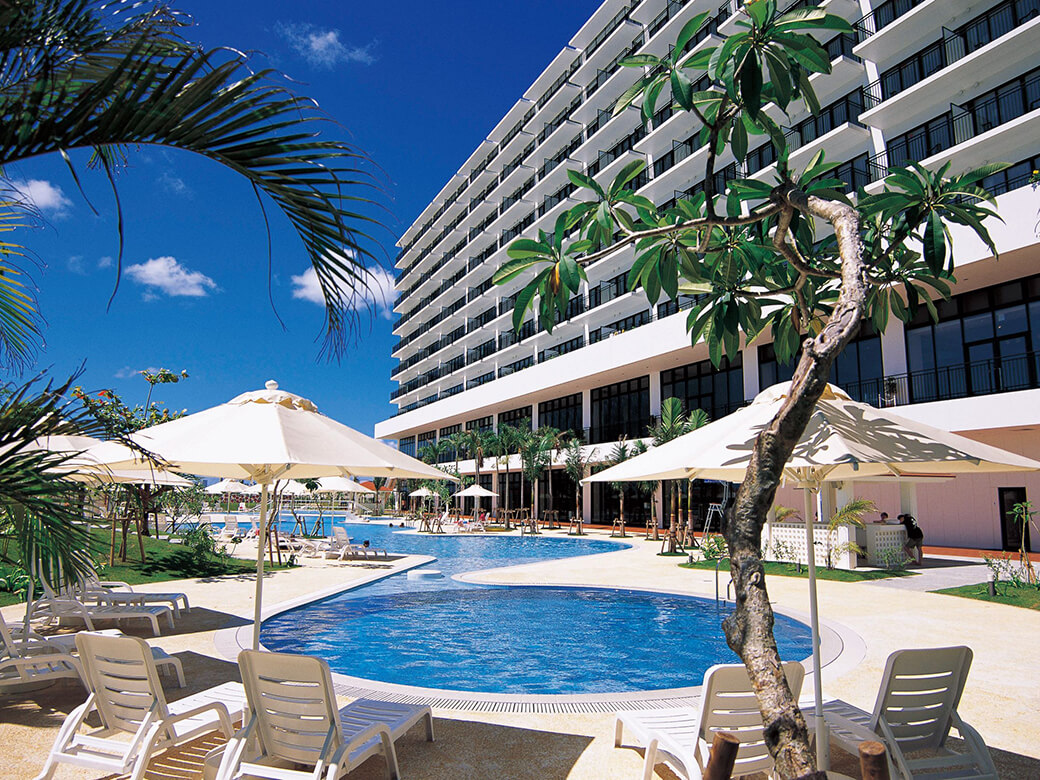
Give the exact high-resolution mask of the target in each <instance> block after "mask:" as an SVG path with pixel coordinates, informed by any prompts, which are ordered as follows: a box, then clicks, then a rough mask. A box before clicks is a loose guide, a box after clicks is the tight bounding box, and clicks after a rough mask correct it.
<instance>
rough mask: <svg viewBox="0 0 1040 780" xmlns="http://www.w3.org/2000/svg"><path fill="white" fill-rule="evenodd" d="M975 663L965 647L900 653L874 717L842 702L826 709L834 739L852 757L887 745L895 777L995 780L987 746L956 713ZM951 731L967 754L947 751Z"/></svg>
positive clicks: (892, 660) (890, 666)
mask: <svg viewBox="0 0 1040 780" xmlns="http://www.w3.org/2000/svg"><path fill="white" fill-rule="evenodd" d="M971 660H972V652H971V649H970V648H968V647H963V646H961V647H938V648H930V649H914V650H898V651H896V652H895V653H893V654H892V655H890V656H889V657H888V663H887V664H886V665H885V673H884V676H883V677H882V679H881V687H880V689H879V690H878V697H877V702H876V703H875V705H874V712H873V713H868V712H864V711H863V710H860V709H858V708H856V707H854V706H852V705H851V704H848V703H847V702H844V701H841V700H836V701H832V702H829V703H828V704H825V705H824V713H823V714H824V719H825V720H826V722H827V725H828V727H829V728H830V733H831V738H832V739H834V740H835V741H837V742H838V744H840V745H841V746H842V748H843V749H845V750H846V751H849V752H850V753H852V754H855V753H856V750H857V748H858V745H859V743H860V742H863V741H865V740H876V741H879V742H883V743H884V745H885V747H886V748H887V750H888V757H889V768H890V774H891V775H892V777H893V778H903V780H912V778H916V777H920V778H939V777H941V778H979V779H981V780H997V769H996V767H995V765H994V764H993V758H992V756H990V753H989V748H987V747H986V743H985V741H983V739H982V737H981V736H980V735H979V733H978V732H977V731H976V730H975V729H974V728H972V727H971V726H969V725H968V724H967V723H965V722H964V721H963V720H961V718H960V716H959V715H958V714H957V705H958V703H959V702H960V699H961V694H962V693H963V692H964V685H965V682H966V681H967V678H968V670H969V669H970V668H971ZM951 728H955V729H956V730H957V732H958V734H959V735H960V737H961V739H962V740H963V742H964V748H965V749H964V750H963V751H953V750H950V749H949V748H948V747H947V746H946V740H947V738H948V737H949V735H950V730H951ZM909 754H913V758H911V757H910V755H909Z"/></svg>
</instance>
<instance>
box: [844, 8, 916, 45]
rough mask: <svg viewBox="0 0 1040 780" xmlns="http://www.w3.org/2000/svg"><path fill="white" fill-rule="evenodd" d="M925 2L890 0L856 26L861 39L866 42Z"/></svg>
mask: <svg viewBox="0 0 1040 780" xmlns="http://www.w3.org/2000/svg"><path fill="white" fill-rule="evenodd" d="M924 2H925V0H888V2H886V3H882V4H881V5H879V6H878V7H877V8H875V9H874V10H873V11H871V12H870V13H869V14H867V15H866V16H864V17H862V18H861V19H860V20H859V21H858V22H856V24H855V25H854V26H855V28H856V32H857V33H858V34H859V39H860V40H861V41H865V40H866V39H867V38H869V37H870V36H871V35H874V34H875V33H877V32H878V31H879V30H882V29H884V28H885V27H888V25H890V24H892V22H894V21H895V20H896V19H898V18H899V17H900V16H903V15H904V14H907V13H909V12H910V11H912V10H914V8H916V7H917V6H919V5H921V4H922V3H924Z"/></svg>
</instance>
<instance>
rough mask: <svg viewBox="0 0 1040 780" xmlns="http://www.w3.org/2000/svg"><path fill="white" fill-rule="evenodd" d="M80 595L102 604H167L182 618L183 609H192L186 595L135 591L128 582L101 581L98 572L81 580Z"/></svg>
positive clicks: (84, 599) (85, 599) (84, 598)
mask: <svg viewBox="0 0 1040 780" xmlns="http://www.w3.org/2000/svg"><path fill="white" fill-rule="evenodd" d="M79 595H80V597H81V600H82V601H91V600H94V601H97V602H98V603H101V604H117V605H123V606H132V605H135V604H167V605H169V607H170V609H172V610H173V614H174V616H176V617H180V614H181V608H182V607H183V608H184V610H185V611H188V610H190V609H191V606H190V605H189V604H188V596H187V594H184V593H146V592H144V591H135V590H134V589H133V587H132V586H131V585H130V584H129V583H127V582H121V581H118V580H104V581H103V580H100V579H98V576H97V572H93V571H92V572H91V573H90V575H89V576H86V577H84V578H82V579H81V580H80V586H79Z"/></svg>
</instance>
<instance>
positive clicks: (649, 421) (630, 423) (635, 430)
mask: <svg viewBox="0 0 1040 780" xmlns="http://www.w3.org/2000/svg"><path fill="white" fill-rule="evenodd" d="M655 425H657V418H656V417H654V416H650V417H647V418H644V419H637V420H620V421H616V422H609V423H602V424H600V425H593V426H592V427H591V428H589V429H588V442H589V443H590V444H602V443H604V442H608V441H617V440H618V439H620V438H621V437H622V436H624V437H626V438H629V439H641V438H643V437H644V436H646V435H647V430H648V429H650V428H653V427H654V426H655Z"/></svg>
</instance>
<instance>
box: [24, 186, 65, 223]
mask: <svg viewBox="0 0 1040 780" xmlns="http://www.w3.org/2000/svg"><path fill="white" fill-rule="evenodd" d="M11 186H12V187H13V188H14V190H15V191H16V192H17V193H18V194H19V195H20V196H21V197H22V198H23V199H24V200H27V201H28V202H30V203H32V204H33V205H34V206H36V208H38V209H39V210H40V211H41V212H43V213H44V214H46V215H47V216H50V217H57V218H61V217H64V216H66V215H67V214H68V211H69V208H70V207H71V206H72V201H71V200H69V199H68V198H67V197H65V193H64V192H62V189H61V187H59V186H58V185H56V184H51V183H50V182H49V181H44V180H43V179H19V180H15V181H12V182H11Z"/></svg>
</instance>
